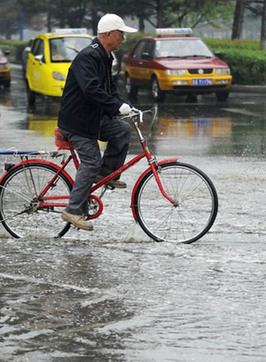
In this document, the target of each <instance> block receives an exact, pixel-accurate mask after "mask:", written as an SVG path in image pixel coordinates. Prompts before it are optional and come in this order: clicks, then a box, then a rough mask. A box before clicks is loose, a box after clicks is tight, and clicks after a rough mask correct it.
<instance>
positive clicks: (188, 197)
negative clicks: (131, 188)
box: [132, 162, 218, 244]
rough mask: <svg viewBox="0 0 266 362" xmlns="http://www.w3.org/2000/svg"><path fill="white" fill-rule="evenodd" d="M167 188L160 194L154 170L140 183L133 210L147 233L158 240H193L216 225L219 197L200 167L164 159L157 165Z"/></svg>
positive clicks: (182, 241)
mask: <svg viewBox="0 0 266 362" xmlns="http://www.w3.org/2000/svg"><path fill="white" fill-rule="evenodd" d="M158 175H159V177H160V180H161V183H162V186H163V188H164V191H165V192H166V194H167V195H168V196H170V197H171V198H172V199H173V200H174V201H176V203H177V204H176V205H172V204H171V203H170V202H169V201H168V200H167V199H166V198H165V197H164V196H163V195H162V193H161V191H160V189H159V187H158V184H157V182H156V180H155V177H154V174H153V172H152V171H149V172H148V173H147V174H146V175H144V177H143V178H142V179H141V181H140V182H139V184H138V186H137V188H136V191H135V195H134V198H133V200H134V204H133V206H132V207H133V209H134V212H135V215H136V218H137V221H138V223H139V225H140V226H141V228H142V229H143V230H144V232H145V233H146V234H148V235H149V236H150V237H151V238H152V239H154V240H156V241H171V242H179V243H186V244H189V243H193V242H194V241H196V240H198V239H200V238H201V237H202V236H203V235H204V234H206V233H207V232H208V230H209V229H210V228H211V226H212V225H213V223H214V221H215V218H216V215H217V211H218V197H217V192H216V190H215V187H214V185H213V183H212V182H211V180H210V179H209V177H208V176H207V175H205V174H204V173H203V172H202V171H201V170H199V169H198V168H196V167H194V166H191V165H188V164H185V163H180V162H165V163H162V164H160V166H159V167H158Z"/></svg>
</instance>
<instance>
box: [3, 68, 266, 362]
mask: <svg viewBox="0 0 266 362" xmlns="http://www.w3.org/2000/svg"><path fill="white" fill-rule="evenodd" d="M13 74H14V77H12V85H11V89H10V91H9V92H5V91H3V90H1V89H0V128H1V132H0V149H1V150H4V149H10V148H16V149H19V150H32V149H45V150H54V149H55V146H54V140H53V129H54V127H55V125H56V118H57V112H58V107H59V103H58V102H56V101H51V100H43V99H39V100H38V102H37V104H36V107H35V109H28V108H27V104H26V94H25V85H24V82H23V78H22V73H21V72H20V69H19V68H14V70H13ZM122 92H123V89H122ZM134 105H135V106H136V107H139V108H141V109H146V108H149V107H151V106H152V105H153V104H152V102H151V98H150V94H149V93H147V92H141V94H140V96H139V98H138V100H136V101H135V102H134ZM143 131H144V134H145V136H147V137H148V138H149V145H150V148H151V149H152V150H153V151H154V152H155V154H156V155H157V157H158V158H159V159H164V158H170V157H173V156H178V157H179V158H180V160H181V161H183V162H187V163H191V164H194V165H196V166H197V167H199V168H200V169H202V170H203V171H205V172H206V173H207V174H208V175H209V176H210V178H211V179H212V180H213V182H214V184H215V186H216V188H217V192H218V195H219V202H220V208H219V212H218V216H217V220H216V222H215V224H214V226H213V227H212V229H211V231H210V232H209V233H208V234H207V235H206V236H205V237H203V238H202V239H201V240H199V241H198V242H196V243H194V244H191V245H175V244H170V243H155V242H151V241H150V240H148V239H147V238H146V236H144V235H143V234H142V232H141V231H140V230H139V229H138V227H137V226H136V225H135V224H134V221H133V217H132V214H131V210H130V195H131V191H132V188H133V186H134V183H135V181H136V180H137V177H138V176H139V175H140V173H141V172H142V171H143V170H144V169H145V168H146V167H147V166H146V163H145V161H143V162H142V161H141V162H140V163H139V164H138V165H137V166H135V167H133V168H131V169H129V170H128V171H127V172H126V173H125V176H124V177H123V180H125V181H126V182H127V184H128V188H127V189H125V190H119V191H109V192H108V195H106V196H105V199H104V212H103V214H102V215H101V217H100V218H99V219H96V220H94V221H93V224H94V231H93V232H90V233H89V234H88V233H87V232H85V231H77V230H74V229H71V230H70V231H69V232H68V233H67V234H66V236H65V237H64V238H62V239H57V240H50V239H48V240H47V239H46V238H45V237H43V236H42V235H39V236H37V237H33V238H31V239H27V240H15V239H13V238H12V237H11V236H9V235H8V234H7V233H6V231H5V230H3V228H0V246H1V254H0V261H1V262H0V361H1V362H2V361H12V362H13V361H15V362H17V361H19V362H20V361H23V362H24V361H25V362H26V361H34V362H35V361H38V362H39V361H40V362H42V361H56V362H58V361H60V362H65V361H71V362H76V361H77V362H79V361H92V362H105V361H106V362H107V361H108V362H109V361H112V362H120V361H121V362H146V361H147V362H154V361H155V362H164V361H167V362H168V361H169V362H170V361H178V362H179V361H180V362H189V361H196V362H201V361H202V362H205V361H214V362H216V361H217V362H220V361H221V362H224V361H226V362H227V361H230V362H245V361H247V362H250V361H252V362H253V361H255V362H263V361H264V360H265V355H266V342H265V333H266V326H265V316H266V315H265V314H266V312H265V310H266V308H265V307H266V294H265V282H264V280H265V275H266V267H265V264H266V246H265V240H266V227H265V213H266V197H265V186H266V162H265V153H266V146H265V144H266V142H265V140H266V104H265V94H261V93H242V92H240V93H238V92H236V93H231V95H230V98H229V100H228V101H227V102H226V103H217V102H216V99H215V97H214V96H212V95H210V96H204V97H199V98H198V102H197V103H196V104H195V103H186V101H185V98H184V97H174V96H169V97H167V99H166V101H165V102H164V103H163V104H160V105H159V108H158V118H157V119H156V121H155V122H154V123H153V124H151V122H149V121H147V123H145V125H144V126H143ZM136 140H137V139H136V136H135V135H134V134H133V136H132V142H131V145H130V151H129V157H132V155H135V154H136V153H137V152H138V150H139V147H138V144H137V142H136ZM3 162H4V157H3V156H1V158H0V167H1V170H2V166H3ZM1 174H3V171H2V172H1ZM25 227H30V225H25Z"/></svg>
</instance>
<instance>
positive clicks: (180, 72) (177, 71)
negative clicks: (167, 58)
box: [165, 69, 186, 75]
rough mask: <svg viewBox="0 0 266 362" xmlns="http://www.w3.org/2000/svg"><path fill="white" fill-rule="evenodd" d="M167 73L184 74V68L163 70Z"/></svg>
mask: <svg viewBox="0 0 266 362" xmlns="http://www.w3.org/2000/svg"><path fill="white" fill-rule="evenodd" d="M165 73H166V74H167V75H186V70H185V69H167V70H166V71H165Z"/></svg>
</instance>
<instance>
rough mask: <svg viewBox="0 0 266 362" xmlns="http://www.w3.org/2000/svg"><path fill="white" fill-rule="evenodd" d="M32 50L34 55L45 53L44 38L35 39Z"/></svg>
mask: <svg viewBox="0 0 266 362" xmlns="http://www.w3.org/2000/svg"><path fill="white" fill-rule="evenodd" d="M31 52H32V54H33V55H34V56H36V55H43V53H44V46H43V40H42V39H39V38H38V39H35V40H34V42H33V44H32V48H31Z"/></svg>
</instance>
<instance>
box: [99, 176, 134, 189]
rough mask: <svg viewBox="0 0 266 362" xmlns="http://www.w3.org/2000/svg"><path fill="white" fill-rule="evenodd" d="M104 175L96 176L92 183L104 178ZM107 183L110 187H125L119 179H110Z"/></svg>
mask: <svg viewBox="0 0 266 362" xmlns="http://www.w3.org/2000/svg"><path fill="white" fill-rule="evenodd" d="M104 177H105V176H102V175H98V176H96V178H95V180H94V183H95V184H97V183H98V182H100V181H101V180H102V179H104ZM107 185H110V186H112V187H116V188H118V189H125V188H126V187H127V184H126V183H125V182H123V181H119V180H110V181H109V182H107Z"/></svg>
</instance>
